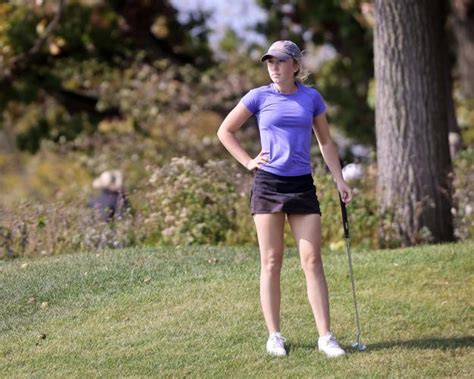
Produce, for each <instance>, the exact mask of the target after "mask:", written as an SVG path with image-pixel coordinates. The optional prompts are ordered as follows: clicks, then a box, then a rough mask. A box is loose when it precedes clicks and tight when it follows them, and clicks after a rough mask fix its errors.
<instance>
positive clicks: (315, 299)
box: [288, 214, 330, 336]
mask: <svg viewBox="0 0 474 379" xmlns="http://www.w3.org/2000/svg"><path fill="white" fill-rule="evenodd" d="M288 221H289V223H290V226H291V230H292V231H293V235H294V237H295V240H296V244H297V247H298V251H299V254H300V259H301V266H302V267H303V271H304V273H305V277H306V287H307V291H308V299H309V303H310V304H311V309H312V310H313V315H314V319H315V321H316V327H317V329H318V332H319V335H320V336H325V335H326V334H327V333H328V332H329V330H330V320H329V296H328V288H327V284H326V278H325V276H324V268H323V262H322V259H321V217H320V215H318V214H292V215H288Z"/></svg>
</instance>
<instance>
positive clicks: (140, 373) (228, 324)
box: [0, 242, 474, 378]
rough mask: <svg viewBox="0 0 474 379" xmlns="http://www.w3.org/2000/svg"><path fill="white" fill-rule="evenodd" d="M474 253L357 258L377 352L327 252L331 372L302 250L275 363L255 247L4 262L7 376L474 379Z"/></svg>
mask: <svg viewBox="0 0 474 379" xmlns="http://www.w3.org/2000/svg"><path fill="white" fill-rule="evenodd" d="M473 252H474V243H473V242H469V243H460V244H450V245H439V246H424V247H417V248H410V249H399V250H385V251H353V262H354V269H355V275H356V280H357V283H356V285H357V295H358V301H359V307H360V316H361V326H362V333H363V334H362V341H363V342H364V343H366V344H367V346H368V348H367V351H366V352H353V351H350V347H349V346H350V344H351V342H353V340H354V338H355V327H354V310H353V305H352V296H351V287H350V279H349V274H348V264H347V256H346V254H345V252H343V251H341V252H329V251H327V252H324V262H325V268H326V274H327V278H328V284H329V290H330V300H331V313H332V329H333V331H334V332H335V333H336V335H337V336H338V338H339V340H340V342H341V343H342V345H344V346H346V347H348V349H349V352H350V354H348V355H347V356H346V357H344V358H342V359H335V360H329V359H327V358H325V357H324V356H323V355H321V354H320V353H318V352H317V351H316V349H315V340H316V332H315V327H314V322H313V319H312V315H311V311H310V307H309V304H308V302H307V299H306V291H305V284H304V276H303V272H302V270H301V269H300V266H299V261H298V257H297V255H296V252H295V250H294V249H288V251H287V252H286V253H285V254H286V255H285V262H284V267H283V274H282V294H283V298H282V332H283V334H284V335H285V336H286V338H287V343H288V347H289V356H288V357H286V358H283V359H282V358H280V359H278V358H272V357H268V356H267V355H266V353H265V348H264V345H265V341H266V338H267V333H266V330H265V325H264V322H263V317H262V315H261V312H260V305H259V298H258V271H259V263H258V251H257V249H256V248H218V247H212V248H211V247H194V248H180V247H176V248H167V249H165V248H163V249H128V250H120V251H105V252H100V253H98V254H95V253H94V254H88V253H82V254H76V255H65V256H58V257H51V258H44V259H36V260H16V261H11V262H0V304H1V307H0V376H1V377H11V376H15V377H32V376H34V377H83V376H86V377H91V376H105V377H119V376H120V377H123V376H135V377H144V376H153V377H185V376H190V377H223V376H230V377H245V378H249V377H255V378H257V377H258V378H261V377H360V376H363V377H388V376H392V377H394V376H396V377H399V376H404V377H417V378H418V377H447V376H449V377H472V375H473V374H474V322H473V273H474V263H473Z"/></svg>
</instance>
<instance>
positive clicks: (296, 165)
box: [241, 83, 326, 176]
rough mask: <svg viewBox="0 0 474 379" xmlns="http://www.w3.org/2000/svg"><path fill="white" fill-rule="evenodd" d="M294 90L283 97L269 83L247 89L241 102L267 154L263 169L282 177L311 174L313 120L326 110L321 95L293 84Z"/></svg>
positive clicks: (306, 87)
mask: <svg viewBox="0 0 474 379" xmlns="http://www.w3.org/2000/svg"><path fill="white" fill-rule="evenodd" d="M296 85H297V90H296V91H295V92H293V93H289V94H285V93H281V92H279V91H278V90H277V89H276V88H275V86H274V85H273V83H272V84H269V85H267V86H262V87H259V88H255V89H252V90H250V91H249V92H248V93H247V94H246V95H245V96H244V97H243V98H242V99H241V102H242V103H243V104H244V105H245V106H246V108H247V109H248V110H249V111H250V112H252V113H253V114H254V115H255V117H256V118H257V123H258V128H259V131H260V141H261V145H262V151H268V152H269V154H270V157H269V159H270V161H269V163H267V164H265V165H263V166H262V167H261V169H262V170H264V171H268V172H271V173H273V174H276V175H281V176H299V175H307V174H310V173H311V172H312V167H311V141H312V128H313V118H314V117H316V116H318V115H319V114H321V113H323V112H324V111H325V110H326V105H325V103H324V100H323V98H322V97H321V95H320V93H319V92H318V91H317V90H316V89H314V88H311V87H308V86H305V85H303V84H301V83H296Z"/></svg>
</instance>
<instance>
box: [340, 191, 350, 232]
mask: <svg viewBox="0 0 474 379" xmlns="http://www.w3.org/2000/svg"><path fill="white" fill-rule="evenodd" d="M339 203H340V204H341V213H342V226H343V227H344V237H345V238H349V220H348V218H347V209H346V204H344V202H343V201H342V198H341V194H339Z"/></svg>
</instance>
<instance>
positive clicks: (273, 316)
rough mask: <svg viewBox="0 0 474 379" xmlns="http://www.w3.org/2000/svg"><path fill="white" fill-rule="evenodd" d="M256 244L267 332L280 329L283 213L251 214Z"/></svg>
mask: <svg viewBox="0 0 474 379" xmlns="http://www.w3.org/2000/svg"><path fill="white" fill-rule="evenodd" d="M253 219H254V222H255V226H256V228H257V237H258V245H259V248H260V263H261V269H260V302H261V305H262V311H263V317H264V318H265V323H266V325H267V328H268V332H269V333H270V334H271V333H274V332H279V331H280V297H281V295H280V272H281V266H282V263H283V250H284V243H283V229H284V226H285V214H284V213H268V214H267V213H266V214H256V215H254V216H253Z"/></svg>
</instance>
